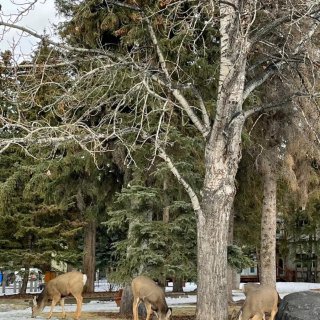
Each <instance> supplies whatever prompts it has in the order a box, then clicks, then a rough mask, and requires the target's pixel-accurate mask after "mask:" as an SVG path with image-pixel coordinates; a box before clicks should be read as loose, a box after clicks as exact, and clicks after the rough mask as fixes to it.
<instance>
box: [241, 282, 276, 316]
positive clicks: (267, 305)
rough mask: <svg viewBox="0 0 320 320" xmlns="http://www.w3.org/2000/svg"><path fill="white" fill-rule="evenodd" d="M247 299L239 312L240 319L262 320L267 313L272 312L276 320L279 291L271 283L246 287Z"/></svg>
mask: <svg viewBox="0 0 320 320" xmlns="http://www.w3.org/2000/svg"><path fill="white" fill-rule="evenodd" d="M245 289H246V290H245V294H246V300H245V302H244V305H243V307H242V309H241V311H240V314H239V318H238V319H239V320H249V319H252V320H260V319H261V320H262V319H265V313H266V312H268V313H271V316H270V320H274V318H275V315H276V313H277V311H278V296H279V295H278V292H277V290H276V289H275V288H274V287H272V286H269V285H264V286H258V285H251V286H247V288H245Z"/></svg>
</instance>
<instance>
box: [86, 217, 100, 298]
mask: <svg viewBox="0 0 320 320" xmlns="http://www.w3.org/2000/svg"><path fill="white" fill-rule="evenodd" d="M96 224H97V223H96V220H94V219H91V220H89V221H88V222H87V224H86V226H85V228H84V248H83V249H84V251H83V272H84V273H85V274H86V275H87V277H88V279H87V283H86V287H85V288H86V289H85V292H94V278H95V267H96V234H97V228H96Z"/></svg>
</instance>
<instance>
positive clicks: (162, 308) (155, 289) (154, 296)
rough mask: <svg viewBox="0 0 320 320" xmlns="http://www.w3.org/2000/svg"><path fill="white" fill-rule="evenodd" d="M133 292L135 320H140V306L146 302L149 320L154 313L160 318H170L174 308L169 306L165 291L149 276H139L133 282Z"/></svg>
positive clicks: (165, 319)
mask: <svg viewBox="0 0 320 320" xmlns="http://www.w3.org/2000/svg"><path fill="white" fill-rule="evenodd" d="M131 288H132V293H133V307H132V308H133V320H139V316H138V307H139V304H140V303H141V302H143V303H144V305H145V307H146V310H147V318H146V320H149V319H150V317H151V316H152V314H153V313H155V315H156V316H157V318H158V319H159V320H169V319H170V318H171V315H172V309H171V308H168V306H167V302H166V299H165V295H164V291H163V290H162V289H161V288H160V287H159V286H158V285H157V284H156V283H155V282H154V281H153V280H152V279H150V278H149V277H146V276H138V277H136V278H134V279H133V280H132V283H131Z"/></svg>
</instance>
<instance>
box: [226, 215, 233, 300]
mask: <svg viewBox="0 0 320 320" xmlns="http://www.w3.org/2000/svg"><path fill="white" fill-rule="evenodd" d="M233 225H234V210H232V211H231V215H230V221H229V231H228V245H232V244H233ZM234 273H235V272H234V269H233V268H232V267H231V266H229V265H228V270H227V284H228V301H229V302H233V297H232V289H233V283H234V281H233V278H234Z"/></svg>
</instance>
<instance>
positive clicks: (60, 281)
mask: <svg viewBox="0 0 320 320" xmlns="http://www.w3.org/2000/svg"><path fill="white" fill-rule="evenodd" d="M86 282H87V276H86V275H85V274H83V273H81V272H78V271H71V272H67V273H65V274H62V275H60V276H58V277H56V278H54V279H52V280H50V281H49V282H48V283H47V284H46V285H45V287H44V289H43V290H42V292H41V293H40V295H39V296H38V297H34V299H33V307H32V316H31V317H32V318H35V317H36V316H37V315H39V313H40V312H41V311H42V310H43V308H44V307H45V305H46V302H47V301H48V300H52V303H51V309H50V312H49V316H48V319H50V318H51V316H52V312H53V308H54V306H55V305H56V304H57V303H58V302H59V301H60V304H61V307H62V317H63V318H65V317H66V313H65V310H64V298H65V297H66V296H69V295H72V296H73V297H74V298H75V299H76V301H77V309H76V318H75V319H77V320H78V319H80V315H81V308H82V300H83V298H82V291H83V287H84V285H85V284H86Z"/></svg>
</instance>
